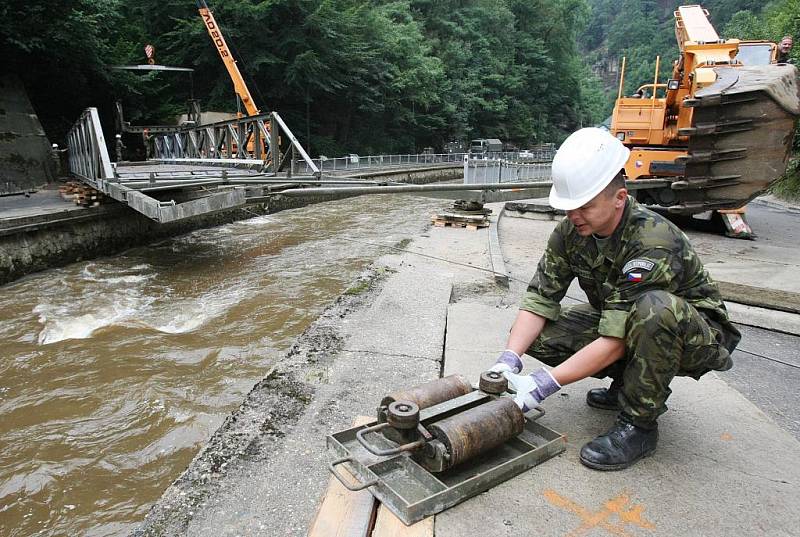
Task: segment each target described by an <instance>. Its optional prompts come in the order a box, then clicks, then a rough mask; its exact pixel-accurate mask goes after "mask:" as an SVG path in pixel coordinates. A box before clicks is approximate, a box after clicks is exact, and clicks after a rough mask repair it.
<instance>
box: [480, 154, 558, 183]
mask: <svg viewBox="0 0 800 537" xmlns="http://www.w3.org/2000/svg"><path fill="white" fill-rule="evenodd" d="M551 169H552V161H543V162H522V161H513V160H506V159H487V160H484V159H467V160H465V161H464V184H482V183H519V182H530V181H548V180H550V172H551Z"/></svg>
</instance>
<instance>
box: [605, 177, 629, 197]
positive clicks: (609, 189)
mask: <svg viewBox="0 0 800 537" xmlns="http://www.w3.org/2000/svg"><path fill="white" fill-rule="evenodd" d="M620 188H625V173H624V171H623V170H620V171H619V173H617V175H615V176H614V178H613V179H612V180H611V182H610V183H608V184H607V185H606V187H605V188H604V189H603V193H604V194H605V195H606V197H609V198H610V197H612V196H613V195H614V194H616V193H617V190H619V189H620Z"/></svg>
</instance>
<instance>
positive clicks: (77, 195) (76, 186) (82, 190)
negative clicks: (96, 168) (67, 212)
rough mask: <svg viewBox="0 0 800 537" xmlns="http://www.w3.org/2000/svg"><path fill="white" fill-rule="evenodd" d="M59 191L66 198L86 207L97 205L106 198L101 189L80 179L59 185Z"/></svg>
mask: <svg viewBox="0 0 800 537" xmlns="http://www.w3.org/2000/svg"><path fill="white" fill-rule="evenodd" d="M58 191H59V192H60V193H61V197H62V198H64V199H65V200H67V201H74V202H75V204H76V205H83V206H84V207H97V206H98V205H100V203H101V202H102V201H103V200H104V199H105V198H106V196H105V194H103V193H102V192H100V191H99V190H96V189H94V188H92V187H90V186H89V185H85V184H83V183H80V182H78V181H68V182H67V183H65V184H63V185H61V186H60V187H58Z"/></svg>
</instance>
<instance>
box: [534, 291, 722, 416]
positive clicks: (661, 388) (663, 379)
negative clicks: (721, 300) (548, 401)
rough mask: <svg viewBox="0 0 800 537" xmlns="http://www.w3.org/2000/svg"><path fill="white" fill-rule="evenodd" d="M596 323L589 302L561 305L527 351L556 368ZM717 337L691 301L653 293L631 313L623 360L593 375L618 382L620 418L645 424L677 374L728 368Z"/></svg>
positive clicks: (592, 335)
mask: <svg viewBox="0 0 800 537" xmlns="http://www.w3.org/2000/svg"><path fill="white" fill-rule="evenodd" d="M599 322H600V312H599V311H597V310H596V309H594V308H593V307H592V306H590V305H589V304H581V305H578V306H567V307H564V308H563V309H562V310H561V315H560V316H559V318H558V320H557V321H547V324H546V325H545V327H544V330H543V331H542V333H541V335H540V336H539V337H538V338H537V339H536V341H535V342H534V343H533V345H531V347H530V348H529V349H528V352H527V354H529V355H530V356H532V357H534V358H536V359H537V360H539V361H540V362H543V363H545V364H547V365H549V366H551V367H555V366H557V365H559V364H560V363H562V362H564V361H565V360H566V359H567V358H569V357H570V356H572V355H573V354H574V353H575V352H576V351H578V350H580V349H581V348H583V347H585V346H586V345H588V344H589V343H591V342H592V341H594V340H595V339H597V338H598V337H600V336H599V334H598V333H597V327H598V324H599ZM720 340H721V338H720V337H719V330H718V329H717V328H715V327H714V326H713V323H712V324H710V323H709V322H708V320H707V319H706V318H704V317H703V315H701V314H700V313H699V312H698V311H697V310H696V309H695V308H694V307H693V306H692V305H691V304H689V303H688V302H686V301H685V300H683V299H682V298H680V297H677V296H675V295H672V294H670V293H667V292H665V291H651V292H648V293H645V294H643V295H642V296H641V297H640V298H639V299H638V300H637V301H636V303H635V304H634V306H633V308H632V309H631V311H630V314H629V316H628V320H627V323H626V333H625V355H624V356H623V358H621V359H619V360H618V361H616V362H615V363H613V364H611V365H610V366H609V367H607V368H606V369H604V370H602V371H600V372H599V373H597V374H596V375H594V376H596V377H597V378H605V377H611V378H613V379H615V380H618V381H621V382H622V383H623V385H622V390H621V391H620V395H619V403H620V406H621V407H622V417H623V419H626V420H627V421H630V422H631V423H634V424H636V425H640V426H643V427H647V426H650V425H652V424H653V423H654V422H655V420H656V418H658V416H660V415H661V414H663V413H664V412H666V410H667V406H666V401H667V398H668V397H669V395H670V394H671V393H672V390H670V388H669V384H670V382H671V381H672V379H673V378H674V377H675V376H676V375H679V376H689V377H693V378H695V379H699V378H700V376H701V375H703V374H705V373H707V372H708V371H710V370H726V369H730V367H731V365H732V362H731V359H730V354H729V352H728V350H727V349H726V348H725V347H724V346H723V345H722V344H720Z"/></svg>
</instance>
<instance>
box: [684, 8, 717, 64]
mask: <svg viewBox="0 0 800 537" xmlns="http://www.w3.org/2000/svg"><path fill="white" fill-rule="evenodd" d="M675 37H676V39H677V40H678V47H679V48H680V49H681V52H683V46H684V44H685V43H686V42H687V41H693V42H695V43H715V42H717V41H719V35H718V34H717V31H716V30H715V29H714V27H713V26H712V25H711V21H709V20H708V11H707V10H705V9H703V8H702V7H701V6H698V5H693V6H680V7H679V8H678V11H676V12H675Z"/></svg>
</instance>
